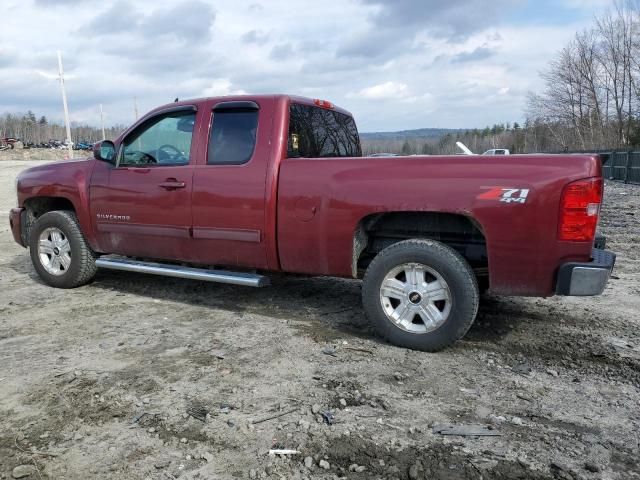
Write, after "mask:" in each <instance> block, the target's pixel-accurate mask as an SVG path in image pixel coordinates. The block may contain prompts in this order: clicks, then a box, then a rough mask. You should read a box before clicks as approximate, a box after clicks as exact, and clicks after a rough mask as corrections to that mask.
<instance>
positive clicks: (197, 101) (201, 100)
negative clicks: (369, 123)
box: [145, 93, 353, 117]
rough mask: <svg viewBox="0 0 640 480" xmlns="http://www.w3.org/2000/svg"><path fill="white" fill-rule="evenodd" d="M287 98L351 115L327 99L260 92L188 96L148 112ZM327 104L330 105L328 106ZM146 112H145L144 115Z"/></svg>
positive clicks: (291, 100)
mask: <svg viewBox="0 0 640 480" xmlns="http://www.w3.org/2000/svg"><path fill="white" fill-rule="evenodd" d="M281 99H284V100H287V101H290V102H294V103H301V104H303V105H309V106H319V105H318V102H322V103H323V105H324V107H323V108H329V109H330V110H333V111H335V112H339V113H343V114H345V115H349V116H350V117H352V116H353V115H352V114H351V112H349V111H348V110H345V109H344V108H341V107H339V106H337V105H335V104H334V103H333V102H329V101H327V100H320V99H314V98H309V97H302V96H299V95H287V94H282V93H276V94H260V95H248V94H246V95H221V96H215V97H201V98H189V99H186V100H180V101H178V102H171V103H166V104H164V105H160V106H159V107H156V108H154V109H153V110H151V111H149V113H153V112H156V111H158V110H164V109H166V108H171V107H178V106H181V105H196V106H197V105H198V104H201V103H204V102H208V101H211V100H224V101H238V100H240V101H241V100H254V101H258V102H259V101H260V100H271V101H277V100H281ZM328 105H330V107H328ZM146 115H148V114H145V116H146Z"/></svg>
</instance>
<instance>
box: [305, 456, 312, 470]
mask: <svg viewBox="0 0 640 480" xmlns="http://www.w3.org/2000/svg"><path fill="white" fill-rule="evenodd" d="M304 466H305V467H307V468H311V467H313V457H304Z"/></svg>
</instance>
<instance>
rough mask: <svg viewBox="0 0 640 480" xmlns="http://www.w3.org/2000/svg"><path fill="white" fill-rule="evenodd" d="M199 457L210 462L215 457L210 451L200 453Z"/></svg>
mask: <svg viewBox="0 0 640 480" xmlns="http://www.w3.org/2000/svg"><path fill="white" fill-rule="evenodd" d="M201 457H202V459H203V460H206V461H207V463H211V462H213V460H214V458H215V457H214V456H213V454H212V453H211V452H204V453H203V454H202V455H201Z"/></svg>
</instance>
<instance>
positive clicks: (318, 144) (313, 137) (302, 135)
mask: <svg viewBox="0 0 640 480" xmlns="http://www.w3.org/2000/svg"><path fill="white" fill-rule="evenodd" d="M361 156H362V148H361V147H360V137H359V135H358V129H357V128H356V123H355V121H354V120H353V117H351V116H350V115H346V114H344V113H342V112H337V111H335V110H332V109H329V108H322V107H316V106H311V105H304V104H300V103H292V104H291V106H290V107H289V139H288V144H287V157H289V158H296V157H304V158H324V157H361Z"/></svg>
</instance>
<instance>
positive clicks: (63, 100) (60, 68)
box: [58, 50, 73, 158]
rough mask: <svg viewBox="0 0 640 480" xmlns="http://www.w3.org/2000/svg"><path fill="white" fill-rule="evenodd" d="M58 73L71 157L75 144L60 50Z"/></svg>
mask: <svg viewBox="0 0 640 480" xmlns="http://www.w3.org/2000/svg"><path fill="white" fill-rule="evenodd" d="M58 74H59V75H60V88H61V89H62V106H63V107H64V124H65V126H66V128H67V147H68V148H69V158H71V157H72V156H73V145H72V144H71V125H70V124H69V107H68V106H67V92H65V90H64V73H63V71H62V53H61V52H60V50H58Z"/></svg>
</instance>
